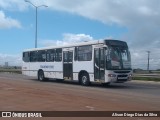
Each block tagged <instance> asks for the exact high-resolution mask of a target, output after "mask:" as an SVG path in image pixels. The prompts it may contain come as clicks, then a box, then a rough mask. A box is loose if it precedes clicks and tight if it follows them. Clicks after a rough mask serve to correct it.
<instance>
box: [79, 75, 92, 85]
mask: <svg viewBox="0 0 160 120" xmlns="http://www.w3.org/2000/svg"><path fill="white" fill-rule="evenodd" d="M80 82H81V84H82V85H83V86H88V85H90V80H89V75H88V73H83V74H82V75H81V77H80Z"/></svg>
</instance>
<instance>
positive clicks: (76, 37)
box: [40, 33, 94, 46]
mask: <svg viewBox="0 0 160 120" xmlns="http://www.w3.org/2000/svg"><path fill="white" fill-rule="evenodd" d="M92 40H94V39H93V37H91V36H90V35H85V34H71V33H65V34H63V39H62V40H41V41H40V44H41V45H42V46H58V45H67V44H74V43H77V42H84V41H92Z"/></svg>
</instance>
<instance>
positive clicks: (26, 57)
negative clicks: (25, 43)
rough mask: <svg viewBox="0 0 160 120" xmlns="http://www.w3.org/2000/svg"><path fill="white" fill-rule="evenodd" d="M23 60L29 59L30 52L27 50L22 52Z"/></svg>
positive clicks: (27, 60)
mask: <svg viewBox="0 0 160 120" xmlns="http://www.w3.org/2000/svg"><path fill="white" fill-rule="evenodd" d="M23 61H24V62H29V61H30V54H29V52H23Z"/></svg>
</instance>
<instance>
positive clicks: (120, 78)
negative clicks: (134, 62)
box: [118, 77, 127, 80]
mask: <svg viewBox="0 0 160 120" xmlns="http://www.w3.org/2000/svg"><path fill="white" fill-rule="evenodd" d="M118 79H119V80H122V79H127V77H118Z"/></svg>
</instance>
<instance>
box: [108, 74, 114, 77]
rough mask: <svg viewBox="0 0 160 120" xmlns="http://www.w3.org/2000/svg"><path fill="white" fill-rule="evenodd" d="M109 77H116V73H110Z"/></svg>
mask: <svg viewBox="0 0 160 120" xmlns="http://www.w3.org/2000/svg"><path fill="white" fill-rule="evenodd" d="M108 77H116V75H115V74H108Z"/></svg>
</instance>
